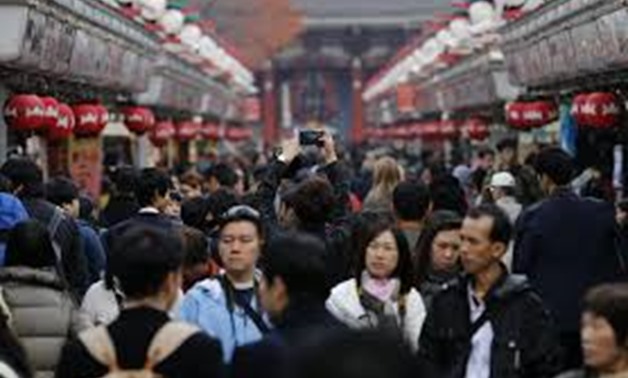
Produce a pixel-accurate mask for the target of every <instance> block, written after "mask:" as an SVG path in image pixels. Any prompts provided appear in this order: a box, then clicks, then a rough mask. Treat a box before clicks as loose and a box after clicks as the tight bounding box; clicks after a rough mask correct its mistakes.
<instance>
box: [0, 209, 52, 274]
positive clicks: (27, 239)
mask: <svg viewBox="0 0 628 378" xmlns="http://www.w3.org/2000/svg"><path fill="white" fill-rule="evenodd" d="M5 265H6V266H27V267H30V268H50V267H56V266H57V257H56V254H55V250H54V247H53V244H52V238H51V236H50V233H49V232H48V229H47V228H46V226H44V225H43V224H41V223H40V222H39V221H37V220H34V219H29V220H26V221H24V222H21V223H18V224H17V225H15V226H14V227H13V228H12V229H11V231H9V236H8V240H7V249H6V255H5Z"/></svg>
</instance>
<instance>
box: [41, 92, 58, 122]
mask: <svg viewBox="0 0 628 378" xmlns="http://www.w3.org/2000/svg"><path fill="white" fill-rule="evenodd" d="M41 102H42V103H43V104H44V124H43V127H45V128H53V127H55V126H56V125H57V118H58V117H59V102H58V101H57V100H56V99H55V98H54V97H42V98H41Z"/></svg>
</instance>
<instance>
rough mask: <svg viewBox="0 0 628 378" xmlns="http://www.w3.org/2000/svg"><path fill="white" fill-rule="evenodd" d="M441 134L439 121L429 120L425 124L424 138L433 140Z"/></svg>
mask: <svg viewBox="0 0 628 378" xmlns="http://www.w3.org/2000/svg"><path fill="white" fill-rule="evenodd" d="M439 136H440V127H439V122H438V121H429V122H425V123H424V124H423V139H426V140H428V139H429V140H433V139H438V137H439Z"/></svg>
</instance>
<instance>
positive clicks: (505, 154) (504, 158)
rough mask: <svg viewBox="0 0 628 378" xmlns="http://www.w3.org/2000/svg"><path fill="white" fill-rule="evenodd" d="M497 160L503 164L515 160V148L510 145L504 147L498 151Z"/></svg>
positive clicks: (509, 163) (508, 163)
mask: <svg viewBox="0 0 628 378" xmlns="http://www.w3.org/2000/svg"><path fill="white" fill-rule="evenodd" d="M499 160H500V163H501V164H503V165H511V164H512V163H514V161H515V150H514V149H513V148H510V147H506V148H504V149H503V150H502V151H501V152H500V153H499Z"/></svg>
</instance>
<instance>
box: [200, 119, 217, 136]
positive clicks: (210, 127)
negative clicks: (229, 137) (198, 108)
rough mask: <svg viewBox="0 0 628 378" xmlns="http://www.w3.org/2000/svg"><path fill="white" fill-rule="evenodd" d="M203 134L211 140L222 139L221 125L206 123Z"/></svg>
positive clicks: (202, 129) (202, 130)
mask: <svg viewBox="0 0 628 378" xmlns="http://www.w3.org/2000/svg"><path fill="white" fill-rule="evenodd" d="M201 136H202V137H203V138H205V139H209V140H218V139H220V126H219V125H217V124H215V123H212V122H208V123H206V124H204V125H203V127H202V128H201Z"/></svg>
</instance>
